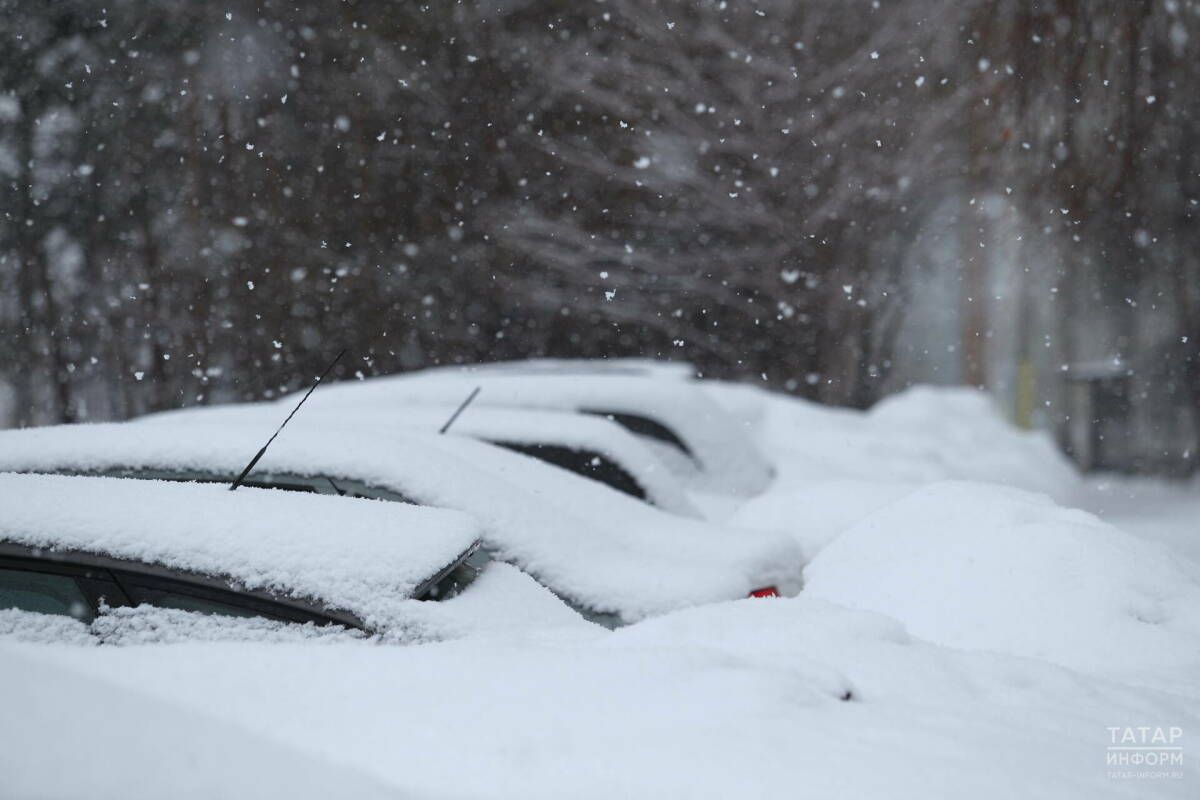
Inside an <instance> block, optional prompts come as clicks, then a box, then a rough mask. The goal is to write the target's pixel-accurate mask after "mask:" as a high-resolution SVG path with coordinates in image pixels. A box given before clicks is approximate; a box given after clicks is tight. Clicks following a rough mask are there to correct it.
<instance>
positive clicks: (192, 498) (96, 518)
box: [0, 474, 479, 627]
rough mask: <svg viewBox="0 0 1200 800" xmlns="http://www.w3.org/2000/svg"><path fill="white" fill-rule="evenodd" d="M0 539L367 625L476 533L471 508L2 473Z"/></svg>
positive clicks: (389, 620) (392, 611)
mask: <svg viewBox="0 0 1200 800" xmlns="http://www.w3.org/2000/svg"><path fill="white" fill-rule="evenodd" d="M0 508H2V509H3V512H2V513H0V540H4V541H8V542H12V543H16V544H23V545H26V546H29V547H39V548H46V549H49V550H77V551H83V552H87V553H95V554H99V555H106V556H111V557H114V558H119V559H126V560H132V561H142V562H147V563H151V564H159V565H162V566H165V567H171V568H175V569H182V570H188V571H191V572H196V573H201V574H204V575H209V576H213V577H220V578H227V579H229V580H231V582H233V583H235V584H239V585H241V586H244V587H246V588H250V589H263V590H267V591H271V592H275V593H278V594H280V595H283V596H289V597H296V598H305V599H311V600H318V601H320V602H322V603H323V604H325V605H326V606H328V607H330V608H335V609H341V610H344V611H348V612H350V613H351V614H353V615H355V616H357V617H358V618H359V619H361V620H363V621H364V622H366V623H367V624H369V625H372V626H373V627H375V626H379V627H390V626H391V625H394V624H396V623H397V622H398V621H399V620H400V619H401V618H402V616H403V614H402V609H403V607H404V605H405V604H404V603H403V601H404V600H405V599H407V598H408V597H409V596H410V595H411V594H412V592H413V591H414V590H415V589H416V588H417V586H418V585H420V584H422V583H424V582H425V581H427V580H428V579H429V578H430V577H432V576H433V575H435V574H436V573H437V572H439V571H440V570H442V569H443V568H445V567H446V566H447V565H449V564H451V563H453V562H454V561H455V560H456V559H457V558H458V557H459V556H460V555H461V554H462V553H463V552H465V551H466V550H467V549H468V548H469V547H471V545H472V544H474V543H475V541H476V540H477V537H478V532H479V529H478V526H477V525H476V523H475V522H474V521H473V520H472V519H471V518H469V517H467V516H466V515H463V514H459V513H455V512H452V511H443V510H440V509H429V508H416V507H412V506H406V505H402V504H397V503H378V502H370V501H366V500H353V499H350V498H343V497H323V496H318V495H304V494H298V493H295V492H286V493H285V492H272V491H266V490H259V489H250V488H243V489H240V490H238V491H237V492H229V491H226V487H225V486H222V485H201V484H182V483H167V482H163V481H141V480H122V479H118V478H86V477H63V476H56V475H17V474H0Z"/></svg>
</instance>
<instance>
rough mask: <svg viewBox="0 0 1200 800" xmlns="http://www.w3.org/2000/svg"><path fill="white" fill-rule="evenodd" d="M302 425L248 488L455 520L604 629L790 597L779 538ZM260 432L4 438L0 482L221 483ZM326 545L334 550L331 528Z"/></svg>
mask: <svg viewBox="0 0 1200 800" xmlns="http://www.w3.org/2000/svg"><path fill="white" fill-rule="evenodd" d="M318 394H319V393H318ZM315 396H316V395H314V397H315ZM306 412H307V408H306V409H305V411H304V412H302V414H303V413H306ZM312 422H313V420H310V419H305V418H304V417H298V418H297V420H296V422H294V423H293V424H292V425H291V426H289V427H288V428H287V429H286V430H285V431H284V432H283V434H282V435H281V436H280V437H279V438H278V440H277V441H275V443H274V444H273V445H272V446H271V448H270V449H269V450H268V451H267V453H266V455H265V456H264V457H263V458H262V460H261V461H260V462H259V464H258V466H257V467H256V468H255V470H254V471H253V472H251V473H250V475H249V476H248V478H247V485H262V486H269V487H274V488H291V489H298V490H300V491H305V492H318V493H328V494H342V493H345V494H349V495H356V496H360V497H371V498H380V499H387V500H401V501H407V502H411V503H418V504H421V505H429V506H442V507H446V508H452V509H455V510H458V511H465V512H467V513H469V514H471V515H472V516H474V517H475V518H476V519H478V520H479V522H480V525H481V528H480V535H481V537H482V539H483V542H484V547H485V548H486V549H487V551H488V552H489V553H490V554H491V555H493V556H494V557H495V558H496V559H498V560H502V561H506V562H509V563H511V564H513V565H515V566H516V567H518V568H519V569H521V570H522V571H524V572H526V573H527V574H529V575H530V576H532V577H533V578H534V579H536V580H537V581H538V582H539V583H541V584H542V585H543V586H545V587H547V588H549V589H550V590H551V591H553V592H554V593H555V594H557V595H558V596H559V597H560V598H562V599H563V600H565V601H567V602H568V603H569V604H570V605H571V606H572V607H574V608H575V609H577V610H578V611H580V612H581V613H582V614H584V615H585V616H586V617H588V618H590V619H593V620H596V621H600V622H603V623H605V624H610V625H612V624H618V623H622V622H632V621H635V620H638V619H642V618H644V617H647V616H651V615H655V614H660V613H664V612H667V611H671V610H674V609H678V608H682V607H686V606H693V605H698V604H702V603H707V602H715V601H720V600H730V599H736V598H740V597H746V596H747V595H748V594H751V593H754V592H761V591H767V592H770V591H775V590H777V591H778V592H780V593H782V594H791V593H794V592H796V591H798V590H799V586H800V580H801V569H802V567H803V555H802V553H801V551H800V549H799V547H798V546H797V545H796V544H795V542H794V541H793V540H792V538H791V537H789V536H787V535H784V534H782V533H776V532H769V531H755V530H742V529H736V528H730V527H725V526H719V525H715V524H711V523H707V522H703V521H700V520H695V519H688V518H684V517H680V516H677V515H674V514H668V513H666V512H663V511H660V510H658V509H656V508H654V507H652V506H649V505H647V504H645V503H643V502H640V501H638V500H635V499H634V498H632V497H630V496H628V495H626V494H622V493H621V492H617V491H614V490H612V489H610V488H609V487H607V486H605V485H603V484H600V483H597V482H595V481H591V480H587V479H584V478H581V477H579V476H577V475H574V474H572V473H570V472H567V471H565V470H561V469H558V468H556V467H553V466H551V465H548V464H545V463H542V462H540V461H537V460H535V459H531V458H527V457H525V456H522V455H519V454H517V453H513V452H510V451H508V450H504V449H502V448H498V447H494V446H492V445H489V444H486V443H484V442H480V441H476V440H473V439H470V438H466V437H452V436H438V435H437V434H426V433H417V432H413V431H401V430H399V429H397V430H390V429H389V430H380V429H379V428H377V427H374V426H372V425H370V424H359V423H358V422H356V421H355V420H354V419H344V420H343V421H341V422H340V423H338V424H335V423H334V422H333V421H332V420H330V419H328V418H321V420H320V424H310V423H312ZM270 430H271V426H270V425H264V424H263V423H262V422H261V421H241V422H237V421H234V420H233V419H229V418H219V417H217V416H212V417H208V416H201V415H197V416H195V417H193V418H190V419H188V420H187V421H186V423H185V422H179V423H172V422H170V421H167V420H164V421H160V422H159V423H156V424H149V423H146V424H128V423H124V424H96V425H64V426H54V427H46V428H26V429H23V430H12V431H4V432H0V470H4V471H11V472H54V473H67V474H104V475H119V476H129V477H150V478H166V479H174V480H200V481H205V480H207V481H229V480H232V478H233V477H234V476H236V475H238V474H239V473H240V472H241V470H242V468H243V467H244V466H245V464H246V462H247V460H248V459H249V457H250V456H251V455H253V454H254V452H255V450H256V449H257V448H258V447H259V446H260V445H261V443H262V441H263V439H265V435H266V433H269V431H270ZM329 535H330V536H331V537H335V538H336V536H337V526H336V525H331V526H330V528H329Z"/></svg>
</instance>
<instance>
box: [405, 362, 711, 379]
mask: <svg viewBox="0 0 1200 800" xmlns="http://www.w3.org/2000/svg"><path fill="white" fill-rule="evenodd" d="M462 369H464V368H463V367H460V366H451V367H430V368H428V369H426V370H423V371H422V374H426V375H433V374H439V373H442V372H451V373H453V372H455V371H459V370H462ZM470 369H471V370H472V371H473V372H476V373H483V372H487V373H495V374H509V375H530V374H532V375H635V376H642V377H653V378H674V379H677V380H687V379H689V378H692V377H694V376H695V375H696V368H695V366H693V365H692V364H689V363H688V362H686V361H660V360H657V359H653V358H638V357H636V356H632V357H628V358H528V359H518V360H514V361H489V362H486V363H482V364H472V365H471V366H470Z"/></svg>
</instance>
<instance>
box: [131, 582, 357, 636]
mask: <svg viewBox="0 0 1200 800" xmlns="http://www.w3.org/2000/svg"><path fill="white" fill-rule="evenodd" d="M115 574H116V577H117V580H118V582H120V584H121V586H122V588H124V590H125V593H126V594H127V595H128V596H129V600H130V603H131V604H132V605H135V606H136V605H141V604H143V603H145V604H147V605H152V606H158V607H160V608H173V609H178V610H180V611H196V612H200V613H202V614H219V615H221V616H226V617H265V618H266V619H273V620H279V621H283V622H301V623H303V622H313V623H316V624H317V625H325V624H329V623H331V622H334V620H332V619H329V618H328V617H325V616H323V615H320V614H315V613H309V612H307V611H305V610H303V609H300V608H295V607H292V606H289V605H285V604H282V603H277V602H273V601H271V600H269V599H265V598H260V597H255V596H252V595H249V594H241V593H238V592H234V591H228V590H224V589H219V588H216V587H211V586H205V585H201V584H198V583H191V582H189V581H186V580H179V579H175V578H169V577H165V576H151V575H142V574H136V573H132V572H124V571H120V572H116V573H115ZM339 624H340V623H339Z"/></svg>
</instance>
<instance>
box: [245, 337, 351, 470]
mask: <svg viewBox="0 0 1200 800" xmlns="http://www.w3.org/2000/svg"><path fill="white" fill-rule="evenodd" d="M345 354H346V348H344V347H343V348H342V350H341V352H340V353H338V354H337V355H336V356H335V357H334V359H333V361H330V362H329V366H328V367H326V368H325V371H324V372H322V373H321V374H320V375H319V376H318V377H317V379H316V380H315V381H313V385H312V386H310V387H308V391H307V392H305V393H304V397H301V398H300V402H299V403H296V407H295V408H293V409H292V413H291V414H288V415H287V419H285V420H284V421H283V423H282V424H281V425H280V426H279V427H278V428H276V429H275V432H274V433H272V434H271V438H270V439H267V443H266V444H264V445H263V446H262V449H261V450H259V451H258V452H257V453H255V454H254V458H252V459H250V463H249V464H247V465H246V468H245V469H244V470H242V474H241V475H238V476H237V478H235V479H234V481H233V483H231V484H230V485H229V491H231V492H232V491H234V490H236V489H237V488H238V487H239V486H241V485H242V481H244V480H246V476H247V475H249V474H250V470H252V469H254V465H255V464H257V463H258V460H259V459H260V458H262V457H263V454H264V453H266V452H267V448H268V447H270V446H271V442H273V441H275V437H276V436H278V435H279V432H280V431H282V430H283V428H284V425H287V424H288V423H289V422H291V421H292V417H294V416H296V412H297V411H299V410H300V406H302V405H304V401H305V400H307V399H308V396H309V395H310V394H312V393H313V389H316V388H317V387H318V386H319V385H320V384H321V381H323V380H325V376H326V375H328V374H329V373H330V372H331V371H332V370H333V367H334V365H335V364H337V362H338V361H340V360H341V358H342V356H344V355H345Z"/></svg>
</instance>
